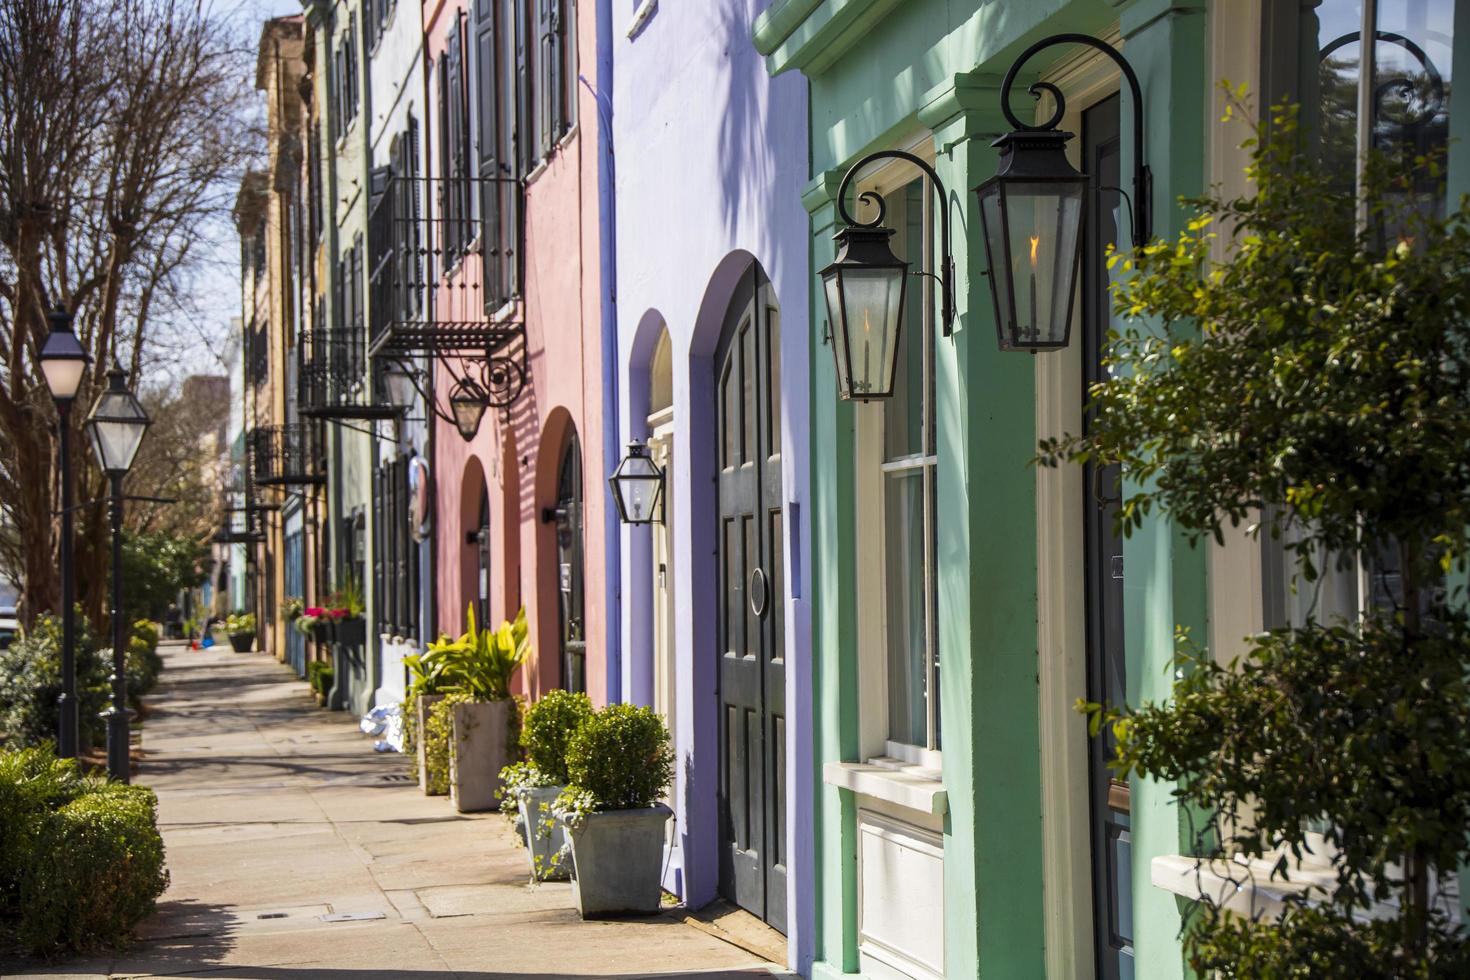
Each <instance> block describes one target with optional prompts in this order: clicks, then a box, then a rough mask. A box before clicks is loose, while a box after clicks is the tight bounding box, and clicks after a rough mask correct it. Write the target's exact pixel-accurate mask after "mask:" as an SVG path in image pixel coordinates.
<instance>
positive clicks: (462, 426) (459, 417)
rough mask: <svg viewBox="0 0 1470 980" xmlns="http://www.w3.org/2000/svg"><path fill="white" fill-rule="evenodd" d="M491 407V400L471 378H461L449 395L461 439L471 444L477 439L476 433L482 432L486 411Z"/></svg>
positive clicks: (450, 405) (455, 424)
mask: <svg viewBox="0 0 1470 980" xmlns="http://www.w3.org/2000/svg"><path fill="white" fill-rule="evenodd" d="M489 407H490V402H489V399H488V398H487V397H486V396H485V392H484V391H483V390H482V389H481V388H480V386H479V385H477V384H475V383H474V382H473V381H471V380H470V379H469V378H460V379H459V381H458V382H456V383H455V385H454V390H453V391H451V392H450V393H449V411H450V414H451V415H452V416H453V417H454V427H455V428H456V429H458V430H459V437H460V438H461V439H463V440H464V441H465V442H469V441H470V440H471V439H473V438H474V437H475V433H477V432H479V431H480V420H481V419H483V418H484V417H485V409H487V408H489Z"/></svg>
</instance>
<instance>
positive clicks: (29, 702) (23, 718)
mask: <svg viewBox="0 0 1470 980" xmlns="http://www.w3.org/2000/svg"><path fill="white" fill-rule="evenodd" d="M104 653H108V652H106V651H99V650H98V649H97V644H96V641H95V639H94V638H93V636H92V633H91V630H90V629H88V627H87V620H86V617H85V616H83V615H82V614H81V611H80V610H78V612H77V617H76V680H77V714H78V719H79V723H78V727H79V737H80V739H81V746H82V748H84V749H85V748H88V747H90V746H92V745H100V744H102V743H103V742H104V741H105V740H106V738H107V727H106V724H105V723H104V722H103V721H102V719H101V718H99V717H97V714H98V712H100V711H101V710H102V709H103V708H104V707H106V706H107V702H108V698H109V696H110V691H109V686H108V681H107V678H108V676H109V675H110V674H111V670H110V668H109V666H108V663H107V657H105V656H104V655H103V654H104ZM108 655H109V656H110V653H108ZM60 694H61V620H59V619H56V618H54V617H51V616H42V617H41V618H40V619H38V620H37V621H36V625H35V627H34V628H32V629H31V630H28V631H26V632H24V633H22V634H21V635H20V636H19V637H17V638H16V640H15V642H14V643H12V644H11V645H10V646H9V647H7V648H6V649H4V650H0V744H3V745H4V747H5V748H7V749H21V748H29V747H33V746H39V745H54V744H55V740H56V730H57V717H56V714H57V709H56V698H57V696H58V695H60Z"/></svg>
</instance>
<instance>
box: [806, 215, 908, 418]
mask: <svg viewBox="0 0 1470 980" xmlns="http://www.w3.org/2000/svg"><path fill="white" fill-rule="evenodd" d="M892 236H893V229H891V228H883V227H863V226H852V227H848V228H844V229H842V230H841V231H840V232H838V233H837V242H838V246H839V250H838V253H837V258H836V259H835V260H833V262H832V264H831V265H829V266H827V267H826V268H825V269H823V270H822V286H823V292H824V293H825V294H826V298H827V320H828V322H829V323H830V324H831V325H832V356H833V357H834V358H835V359H836V363H837V394H838V395H840V396H841V397H842V398H844V399H856V400H857V401H868V400H871V399H875V398H887V397H889V396H890V395H892V394H893V383H894V372H895V370H896V369H897V367H898V338H899V332H900V331H901V330H902V329H903V304H904V291H905V284H906V282H907V280H908V272H909V264H908V263H907V262H905V261H903V260H902V259H899V258H898V257H897V256H895V255H894V254H893V251H892V249H890V248H889V247H888V239H889V238H891V237H892Z"/></svg>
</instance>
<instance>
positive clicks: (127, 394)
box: [86, 364, 150, 476]
mask: <svg viewBox="0 0 1470 980" xmlns="http://www.w3.org/2000/svg"><path fill="white" fill-rule="evenodd" d="M127 377H128V376H127V373H126V372H125V371H123V369H122V368H121V367H119V366H118V365H117V364H113V366H112V370H110V371H108V372H107V389H106V390H105V391H103V392H102V394H101V395H99V396H98V398H97V403H96V404H95V405H93V406H92V413H91V414H90V415H88V416H87V421H86V429H87V435H88V436H89V437H90V438H91V440H92V452H93V453H95V454H96V456H97V465H99V466H101V467H102V469H103V471H104V472H106V473H107V475H108V476H122V475H123V474H124V473H126V472H127V471H128V470H129V469H131V468H132V466H133V458H134V457H135V456H137V454H138V446H139V445H141V444H142V442H143V433H144V432H146V431H147V430H148V426H149V424H150V419H149V418H148V413H147V412H145V411H143V406H142V404H141V403H140V402H139V401H138V399H137V397H136V396H135V395H134V394H133V393H132V392H131V391H129V390H128V382H127Z"/></svg>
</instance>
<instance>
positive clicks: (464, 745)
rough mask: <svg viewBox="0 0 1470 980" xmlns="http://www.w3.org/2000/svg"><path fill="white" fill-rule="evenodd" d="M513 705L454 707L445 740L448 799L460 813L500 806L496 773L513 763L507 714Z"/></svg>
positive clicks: (475, 703)
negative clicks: (446, 740)
mask: <svg viewBox="0 0 1470 980" xmlns="http://www.w3.org/2000/svg"><path fill="white" fill-rule="evenodd" d="M514 710H515V702H514V701H509V700H507V701H471V702H467V703H464V704H456V705H455V706H454V726H453V729H452V731H451V733H450V736H449V798H450V800H452V801H453V802H454V806H455V809H457V810H459V812H460V813H477V812H479V811H481V810H494V809H495V808H496V807H498V806H499V805H500V803H499V801H498V800H497V799H496V793H497V791H498V790H499V789H500V770H501V769H502V768H503V767H505V766H508V765H510V763H511V762H513V761H514V758H513V756H512V754H511V744H510V713H511V712H512V711H514Z"/></svg>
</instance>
